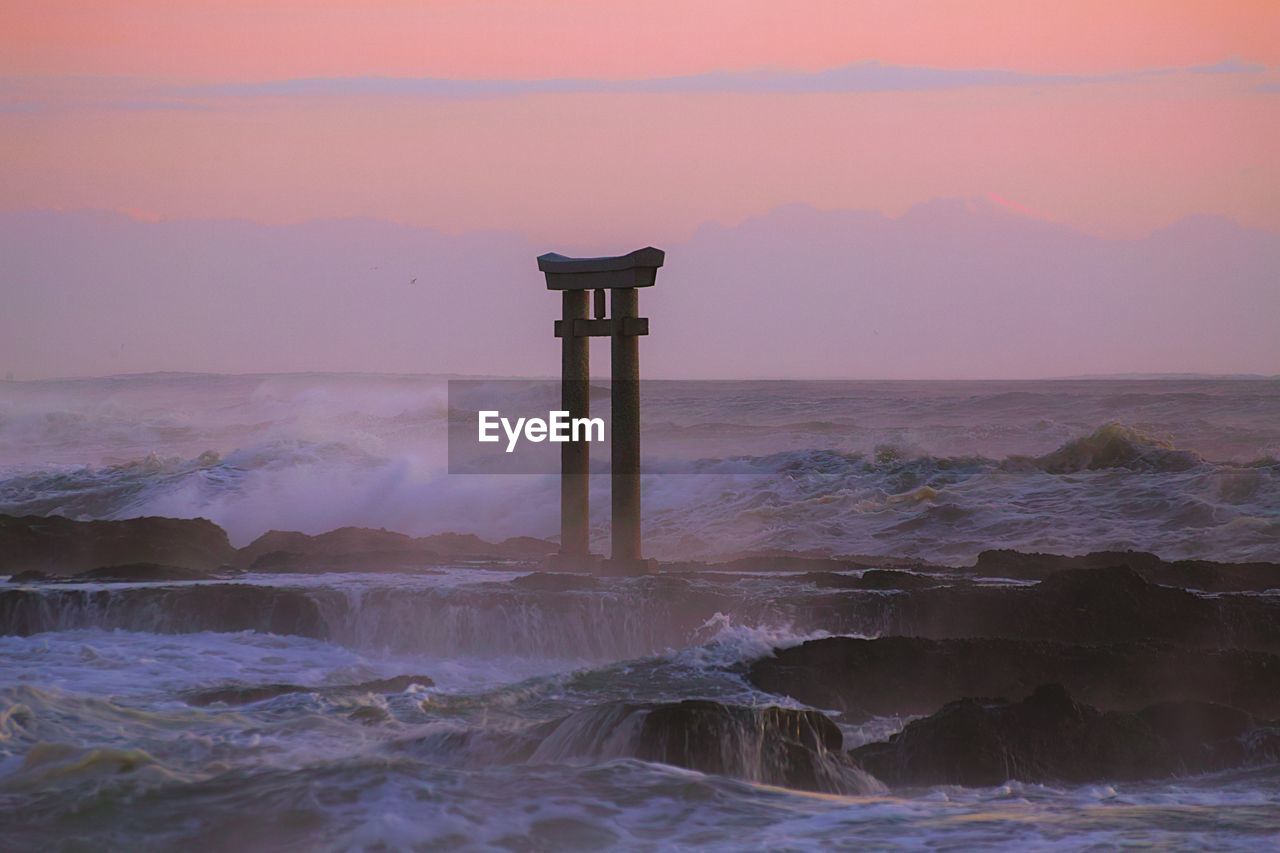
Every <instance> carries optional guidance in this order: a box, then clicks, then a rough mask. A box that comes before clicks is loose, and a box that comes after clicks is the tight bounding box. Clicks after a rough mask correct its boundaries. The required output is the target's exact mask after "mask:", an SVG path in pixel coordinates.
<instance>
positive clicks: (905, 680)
mask: <svg viewBox="0 0 1280 853" xmlns="http://www.w3.org/2000/svg"><path fill="white" fill-rule="evenodd" d="M747 677H748V679H749V680H750V681H751V683H752V684H754V685H755V686H757V687H759V688H760V689H762V690H766V691H768V692H770V693H777V694H781V695H785V696H791V697H793V698H795V699H798V700H800V701H801V702H804V703H805V704H807V705H813V706H815V707H818V708H828V709H832V710H838V711H840V712H842V713H843V714H844V715H845V716H846V717H847V718H849V719H851V720H864V719H867V718H869V717H876V716H909V715H917V714H928V713H930V712H932V711H934V710H935V709H937V708H939V707H941V706H942V705H943V704H944V703H946V702H949V701H951V700H953V699H955V698H957V697H959V696H1018V695H1023V694H1025V693H1026V692H1027V691H1029V690H1031V689H1032V688H1033V687H1035V686H1036V685H1037V684H1044V683H1047V682H1056V683H1060V684H1063V685H1065V686H1066V687H1067V689H1068V690H1070V691H1071V693H1072V694H1073V695H1075V696H1077V697H1078V698H1080V699H1081V701H1084V702H1087V703H1089V704H1091V705H1096V706H1098V707H1100V708H1105V709H1108V710H1111V709H1116V710H1137V709H1139V708H1142V707H1144V706H1146V705H1149V704H1151V703H1153V702H1161V701H1168V700H1179V699H1180V700H1198V701H1205V702H1218V703H1222V704H1226V705H1233V706H1235V707H1238V708H1243V709H1244V710H1246V711H1249V712H1250V713H1253V714H1257V715H1259V716H1262V717H1268V718H1269V717H1280V656H1277V655H1274V654H1268V653H1265V652H1251V651H1242V650H1237V649H1225V650H1218V649H1198V648H1189V647H1186V646H1178V645H1172V644H1168V643H1163V644H1162V643H1110V644H1103V643H1099V644H1070V643H1059V642H1052V641H1043V640H1014V639H981V638H980V639H946V640H930V639H923V638H919V637H881V638H879V639H872V640H864V639H858V638H855V637H828V638H826V639H821V640H810V641H809V642H807V643H804V644H802V645H799V646H793V647H791V648H786V649H776V650H775V651H774V653H773V654H772V655H771V656H769V657H766V658H761V659H760V660H757V661H755V662H754V663H753V664H752V665H751V668H750V669H749V671H748V673H747Z"/></svg>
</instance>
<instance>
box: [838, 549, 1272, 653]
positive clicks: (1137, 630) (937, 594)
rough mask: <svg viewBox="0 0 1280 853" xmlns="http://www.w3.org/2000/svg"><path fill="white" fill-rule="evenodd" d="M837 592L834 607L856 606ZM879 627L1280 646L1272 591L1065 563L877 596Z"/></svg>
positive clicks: (916, 632)
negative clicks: (1177, 583)
mask: <svg viewBox="0 0 1280 853" xmlns="http://www.w3.org/2000/svg"><path fill="white" fill-rule="evenodd" d="M862 594H863V593H858V592H852V591H851V592H848V593H844V596H845V597H844V598H833V599H831V600H829V601H828V602H826V604H827V606H828V607H831V608H832V609H833V610H834V611H836V612H840V611H842V610H843V611H847V612H849V613H861V614H864V615H863V618H864V619H865V612H866V610H867V608H868V602H867V601H866V600H865V599H860V598H858V597H857V596H859V595H862ZM874 605H875V606H876V607H878V608H879V609H880V611H881V612H882V617H881V621H880V624H879V626H878V627H879V633H880V634H882V635H897V636H919V637H931V638H937V639H941V638H950V637H1005V638H1013V639H1038V640H1056V641H1059V642H1068V643H1100V642H1102V643H1114V642H1137V641H1144V640H1154V641H1161V642H1169V643H1180V644H1183V645H1189V646H1199V647H1203V648H1241V649H1256V650H1259V651H1280V598H1270V597H1259V596H1253V595H1247V594H1238V595H1222V596H1219V597H1216V598H1206V597H1204V596H1200V595H1196V594H1194V593H1191V592H1188V591H1186V590H1183V589H1175V588H1172V587H1167V586H1161V585H1158V584H1153V583H1151V582H1149V581H1147V580H1145V579H1144V578H1143V577H1142V576H1141V575H1139V574H1138V573H1137V572H1135V571H1133V570H1132V569H1130V568H1128V567H1124V566H1112V567H1108V568H1101V569H1068V570H1065V571H1060V572H1056V573H1054V574H1052V575H1050V576H1049V577H1047V578H1045V579H1044V580H1042V581H1040V582H1039V583H1036V584H1034V585H1031V586H970V585H961V586H954V587H938V588H933V589H921V590H912V591H908V592H904V593H902V594H900V595H895V596H893V598H892V601H888V602H885V601H877V602H874Z"/></svg>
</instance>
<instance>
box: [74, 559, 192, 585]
mask: <svg viewBox="0 0 1280 853" xmlns="http://www.w3.org/2000/svg"><path fill="white" fill-rule="evenodd" d="M212 579H213V575H211V574H209V573H208V572H202V571H200V570H198V569H185V568H183V567H182V566H162V565H159V564H157V563H129V564H128V565H124V566H103V567H101V568H98V569H90V570H89V571H87V572H80V573H79V574H77V575H75V576H74V577H73V578H71V580H76V581H99V582H109V583H132V582H143V581H207V580H212Z"/></svg>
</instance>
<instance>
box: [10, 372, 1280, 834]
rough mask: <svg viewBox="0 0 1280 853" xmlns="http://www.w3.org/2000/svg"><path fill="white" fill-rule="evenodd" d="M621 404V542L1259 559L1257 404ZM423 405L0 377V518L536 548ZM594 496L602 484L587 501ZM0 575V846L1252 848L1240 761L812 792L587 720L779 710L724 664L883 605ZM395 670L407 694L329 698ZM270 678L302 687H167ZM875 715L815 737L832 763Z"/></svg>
mask: <svg viewBox="0 0 1280 853" xmlns="http://www.w3.org/2000/svg"><path fill="white" fill-rule="evenodd" d="M645 405H646V407H647V412H648V414H647V418H648V423H647V425H646V433H645V435H646V442H648V443H647V445H646V446H647V447H650V448H654V449H655V451H656V452H657V453H658V454H659V455H660V456H661V458H660V459H659V460H658V462H659V463H660V464H659V465H658V466H657V467H659V468H661V469H662V470H663V471H667V472H674V473H654V474H651V475H647V476H646V479H645V484H644V488H645V496H646V497H645V499H646V519H645V522H646V526H647V530H646V536H647V539H648V542H649V543H650V546H651V551H652V552H653V553H655V554H656V555H658V556H664V557H687V558H706V557H714V556H718V555H721V556H727V555H730V554H734V553H739V552H743V551H748V550H753V549H767V548H786V549H790V550H806V551H817V552H827V553H837V554H883V555H894V556H916V557H925V558H930V559H933V560H938V561H942V562H951V563H962V562H966V561H969V560H971V559H972V557H973V556H974V555H976V553H977V552H978V551H980V550H982V549H984V548H991V547H1017V548H1020V549H1024V550H1027V549H1039V550H1046V551H1057V552H1061V553H1080V552H1085V551H1090V550H1097V549H1101V548H1118V547H1132V548H1141V549H1146V550H1151V551H1155V552H1156V553H1158V554H1160V555H1161V556H1164V557H1186V556H1195V557H1205V558H1210V559H1231V560H1243V559H1265V560H1280V463H1277V461H1276V457H1277V456H1278V455H1280V383H1278V382H1275V381H1206V380H1196V381H1072V382H1039V383H688V384H684V383H672V384H670V385H665V384H662V383H658V384H655V385H652V386H648V387H647V388H646V389H645ZM446 416H447V398H446V396H445V390H444V386H443V383H442V381H441V380H439V379H434V378H421V377H352V376H263V377H195V376H149V377H137V378H120V379H104V380H83V381H75V382H48V383H8V384H5V385H0V465H3V466H4V471H3V479H2V480H0V512H6V513H14V514H24V513H33V514H62V515H67V516H71V517H76V518H125V517H131V516H136V515H144V514H156V515H172V516H195V515H202V516H205V517H208V518H212V519H213V520H215V521H217V522H218V523H219V524H222V525H223V526H225V527H226V528H227V529H228V530H229V531H230V532H231V535H232V537H233V540H234V541H235V542H236V544H245V543H247V542H248V541H249V540H251V539H252V538H253V537H255V536H256V535H258V534H260V533H262V532H264V531H266V530H268V529H273V528H275V529H297V530H304V531H309V532H321V531H324V530H327V529H331V528H334V527H337V526H341V525H347V524H357V525H365V526H375V527H377V526H383V527H387V528H390V529H395V530H401V531H404V532H408V533H415V534H425V533H432V532H439V531H445V530H455V531H465V532H475V533H478V534H481V535H484V536H487V537H491V538H492V537H505V536H513V535H522V534H527V535H536V536H550V535H553V534H554V533H555V530H556V513H557V503H556V501H555V483H554V481H553V480H552V479H550V478H547V477H542V476H535V475H527V476H511V477H503V478H491V477H483V476H469V475H453V476H450V475H447V474H445V473H444V472H443V464H444V461H443V460H444V449H443V445H442V442H443V428H444V423H445V418H446ZM606 489H607V478H601V482H600V488H597V489H596V495H595V496H594V499H595V500H600V501H607V493H606ZM604 509H605V505H604V504H602V506H601V507H600V510H601V511H600V512H598V513H597V514H596V515H597V518H598V519H599V520H603V517H604V515H605V512H604ZM597 533H598V541H597V544H599V545H601V546H603V545H604V544H607V529H606V528H605V527H604V526H600V527H599V528H598V531H597ZM25 589H27V594H25V595H24V596H23V597H21V599H20V600H17V602H18V603H16V604H13V605H12V609H10V610H9V611H6V614H5V618H6V619H8V620H10V621H9V622H8V624H9V625H10V626H11V630H12V631H14V632H15V633H14V635H11V636H0V662H2V663H3V666H0V847H3V848H6V849H9V848H12V849H48V848H72V849H102V848H104V847H109V848H119V849H140V848H166V849H167V848H184V849H202V850H203V849H213V850H219V849H238V850H258V849H298V848H312V847H316V848H322V849H351V848H355V849H363V848H373V849H379V848H388V847H389V848H396V849H398V848H412V847H415V846H418V847H423V848H436V847H448V846H456V847H469V846H491V847H499V848H510V849H566V848H598V847H613V846H617V847H638V848H650V847H672V846H674V847H680V846H689V847H693V846H698V847H709V848H717V847H719V848H724V849H748V848H751V849H755V848H761V847H770V848H810V847H826V846H833V845H842V844H843V845H850V846H866V845H871V846H902V847H920V846H941V847H950V848H953V849H970V848H973V847H976V846H980V845H990V844H997V845H1005V846H1008V847H1010V848H1013V849H1027V848H1035V847H1053V846H1061V847H1070V848H1078V847H1082V846H1088V845H1090V844H1093V845H1098V846H1100V847H1111V846H1118V845H1128V844H1133V845H1156V846H1161V845H1177V846H1200V847H1205V848H1212V849H1223V848H1229V847H1267V846H1270V845H1274V844H1275V843H1277V841H1278V840H1280V769H1277V768H1276V767H1262V768H1256V769H1252V770H1246V771H1234V772H1230V773H1224V774H1218V775H1213V776H1205V777H1196V778H1189V779H1180V780H1175V781H1168V782H1157V783H1137V784H1124V785H1118V784H1117V785H1098V786H1085V787H1070V788H1059V787H1049V786H1039V785H1027V784H1018V783H1009V784H1006V785H1003V786H1000V787H996V788H983V789H968V788H958V787H943V788H933V789H928V790H915V791H896V792H894V793H892V794H890V793H887V792H886V791H884V790H883V789H882V788H879V787H878V786H875V785H873V784H867V785H862V786H861V787H855V788H854V789H851V790H849V791H847V792H846V793H843V794H838V795H837V794H813V793H805V792H799V791H794V790H788V789H782V788H777V787H771V786H769V785H766V784H763V783H762V782H761V781H760V780H759V779H758V778H752V774H751V773H749V772H744V773H742V774H739V775H740V776H741V777H742V778H728V777H722V776H715V775H704V774H701V773H697V772H693V771H689V770H682V769H678V768H673V767H669V766H665V765H661V764H654V763H651V762H646V761H642V760H639V759H638V758H636V755H637V749H636V746H637V745H636V743H635V740H634V727H633V726H632V725H631V724H630V723H629V722H628V721H629V720H630V719H631V717H630V716H629V715H630V714H631V713H632V712H630V711H628V710H627V707H629V706H623V705H619V704H618V703H645V702H656V701H671V700H677V699H682V698H698V699H719V700H722V701H726V702H733V703H736V704H742V705H747V706H759V705H766V704H781V705H791V706H795V703H794V702H793V701H791V700H788V699H786V698H785V697H779V696H774V695H768V694H764V693H762V692H760V691H759V690H757V689H755V688H754V687H752V686H750V685H749V684H748V682H747V681H746V680H745V677H744V669H745V666H744V665H745V663H746V662H748V661H750V660H752V659H754V658H757V657H759V656H761V655H764V654H767V653H768V652H769V650H770V649H771V648H773V647H774V646H777V645H789V644H793V643H797V642H800V641H802V640H803V639H805V638H808V637H814V636H821V635H825V634H861V635H875V634H877V633H878V632H879V631H880V629H881V626H882V624H883V614H884V608H885V606H886V602H887V600H888V599H887V598H886V596H885V594H882V593H876V592H867V593H865V594H864V596H863V605H862V606H859V607H858V608H855V609H853V610H846V611H842V615H841V616H840V618H839V619H836V618H835V617H833V615H832V613H831V611H830V608H827V607H825V606H824V594H825V591H824V590H820V589H817V588H816V587H813V586H809V585H806V584H804V583H798V582H796V581H793V580H788V581H785V582H784V581H783V580H782V579H780V578H779V577H775V576H773V575H770V574H768V573H760V574H759V575H755V576H747V577H733V576H727V575H718V574H707V575H704V576H700V577H666V576H659V577H646V578H629V579H604V580H599V581H590V580H581V581H578V580H572V581H569V580H567V581H564V582H555V581H548V580H547V579H546V578H545V577H535V578H532V579H530V578H528V577H527V572H514V571H498V570H479V569H466V568H455V569H446V570H441V571H433V572H423V573H417V574H350V575H343V574H317V575H246V576H243V577H239V578H236V579H235V580H233V581H218V582H194V583H173V584H111V585H90V584H36V585H32V586H29V587H25ZM193 601H194V602H198V604H197V605H195V606H196V607H197V608H198V610H197V611H195V612H197V613H198V614H199V618H193V617H192V613H193V611H192V609H191V604H190V603H191V602H193ZM246 602H251V603H254V606H253V607H248V606H246V604H245V603H246ZM264 602H265V603H264ZM17 625H21V626H24V627H23V630H21V631H17V630H16V628H13V627H12V626H17ZM17 633H21V634H24V635H23V636H18V635H16V634H17ZM397 675H421V676H426V677H429V679H430V680H431V681H432V682H433V683H432V684H430V685H425V684H422V685H417V686H410V687H408V688H407V689H406V690H404V691H402V692H401V691H393V692H389V693H384V692H381V691H344V690H340V689H335V688H336V687H337V686H339V685H349V684H355V683H359V682H364V681H368V680H370V679H376V678H383V677H390V676H397ZM424 680H425V679H424ZM274 683H288V684H292V685H299V686H301V687H303V688H308V689H304V690H300V691H295V692H290V693H285V694H283V695H278V696H274V697H270V698H265V699H262V700H261V701H257V702H251V703H249V704H245V705H233V706H227V705H221V704H212V705H201V704H198V703H195V701H194V699H193V697H194V696H196V695H197V693H198V692H199V691H201V690H206V689H209V688H216V687H221V686H225V685H228V684H252V685H259V684H274ZM902 723H903V721H902V720H898V719H876V720H872V721H870V722H869V723H866V724H864V725H860V726H857V727H852V726H845V727H844V735H845V746H846V748H847V747H851V746H854V745H857V744H860V743H863V742H867V741H870V740H878V739H881V738H883V737H884V736H885V735H887V734H888V733H891V732H893V731H895V730H897V729H898V728H899V727H900V726H901V725H902ZM748 764H749V762H748ZM744 766H746V765H744Z"/></svg>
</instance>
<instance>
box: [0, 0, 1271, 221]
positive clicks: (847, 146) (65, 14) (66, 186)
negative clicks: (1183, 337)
mask: <svg viewBox="0 0 1280 853" xmlns="http://www.w3.org/2000/svg"><path fill="white" fill-rule="evenodd" d="M860 63H880V64H881V65H882V66H890V67H891V68H889V69H883V68H882V69H880V71H881V73H880V74H878V75H874V74H863V75H862V77H867V78H874V79H867V80H861V79H860V78H859V75H858V74H856V73H855V74H851V75H849V76H850V77H851V78H853V79H852V80H851V81H849V82H846V83H844V84H839V81H837V85H824V84H822V82H821V81H820V80H819V81H818V82H816V83H814V82H812V81H810V82H809V83H807V84H806V82H805V80H804V79H803V77H800V78H796V77H795V76H791V77H790V78H788V77H787V75H786V72H793V73H795V72H807V73H808V74H811V75H812V74H814V73H821V72H825V71H830V70H831V69H840V68H848V67H849V66H855V65H858V64H860ZM1277 66H1280V4H1277V3H1275V2H1271V1H1270V0H1260V2H1229V0H1227V2H1196V0H1177V2H1168V0H1155V2H1148V0H1132V1H1129V2H1113V0H1102V2H1053V3H1026V2H1021V1H1020V0H1017V1H1015V2H1001V0H986V2H978V3H964V2H954V0H950V1H949V2H912V0H883V1H882V2H881V0H876V2H848V0H829V1H828V2H821V1H819V2H815V0H807V2H805V1H804V0H801V2H787V3H778V2H755V1H754V0H734V2H727V1H726V0H721V2H714V0H682V2H668V3H662V2H653V0H646V2H635V0H584V1H583V2H571V1H570V2H566V1H565V0H507V1H506V2H504V1H503V0H483V2H407V0H392V2H385V1H383V2H380V1H379V0H360V2H355V0H351V1H350V2H339V1H338V0H306V2H302V0H294V1H293V2H260V0H255V2H237V0H181V2H173V0H154V2H139V1H138V0H134V1H133V2H127V1H126V0H98V2H93V3H84V2H67V0H42V2H40V3H7V4H4V6H3V10H2V11H0V75H2V76H3V83H2V85H3V88H0V97H2V98H3V100H0V109H3V112H0V141H2V142H3V146H4V150H5V157H4V158H3V161H2V162H0V185H2V186H3V194H2V201H0V204H3V205H4V207H5V208H7V209H21V208H63V209H68V208H82V207H91V208H103V209H108V210H125V211H133V212H137V213H138V214H139V215H142V216H155V217H166V218H171V217H245V218H249V219H254V220H260V221H264V222H288V221H298V220H305V219H311V218H318V217H335V216H370V217H377V218H383V219H389V220H393V221H397V222H404V223H410V224H415V225H423V226H429V227H434V228H440V229H444V230H446V231H453V232H457V231H468V230H475V229H502V230H516V231H519V232H522V233H526V234H531V235H533V236H535V237H538V238H541V239H554V240H559V241H562V242H563V241H564V240H565V239H570V240H573V241H575V242H579V243H584V244H590V243H595V242H604V243H607V242H609V241H610V240H611V239H614V238H615V237H616V235H617V234H619V233H622V234H626V233H643V234H644V235H645V236H646V237H647V238H649V239H651V240H653V241H661V240H670V239H679V238H681V237H684V236H687V235H688V234H689V233H690V232H691V231H692V230H693V229H694V228H696V227H697V226H698V225H699V224H701V223H703V222H705V221H708V220H713V221H720V222H726V223H732V222H736V221H739V220H741V219H743V218H744V217H746V216H748V215H752V214H760V213H764V212H766V211H767V210H769V209H771V208H774V207H777V206H779V205H782V204H787V203H794V202H804V203H807V204H811V205H814V206H816V207H819V208H858V209H873V210H881V211H884V212H887V213H891V214H895V213H901V212H902V211H903V210H905V209H907V208H908V207H909V206H911V205H912V204H915V203H918V202H921V201H925V200H928V199H931V198H935V197H940V196H942V197H951V196H985V197H991V198H996V199H1005V200H1008V201H1010V202H1012V203H1014V204H1016V205H1019V206H1021V207H1023V208H1025V209H1028V210H1034V211H1039V212H1041V213H1042V214H1043V215H1044V216H1047V217H1050V218H1053V219H1055V220H1059V221H1062V222H1066V223H1070V224H1073V225H1076V226H1078V227H1080V228H1083V229H1086V230H1089V231H1092V232H1096V233H1108V234H1110V233H1114V234H1135V233H1142V232H1145V231H1148V230H1150V229H1152V228H1155V227H1159V226H1161V225H1165V224H1168V223H1170V222H1173V221H1175V220H1177V219H1179V218H1181V217H1183V216H1186V215H1188V214H1190V213H1215V214H1222V215H1225V216H1229V217H1232V218H1234V219H1236V220H1238V221H1240V222H1242V223H1245V224H1250V225H1256V226H1259V227H1264V228H1269V229H1280V158H1278V157H1276V156H1275V151H1276V150H1277V147H1280V78H1278V77H1277V75H1276V73H1275V69H1276V68H1277ZM919 69H932V70H934V71H936V72H951V74H950V75H948V74H945V73H934V74H931V75H928V76H927V79H925V80H924V81H923V82H919V81H916V80H915V79H914V78H913V77H912V74H911V72H912V70H919ZM1193 69H1194V70H1193ZM991 70H998V71H1005V72H1017V73H1018V74H1017V75H1016V76H1013V75H1011V76H1010V77H1009V78H1008V79H1006V78H997V79H994V80H990V81H984V80H983V79H982V78H981V77H980V76H979V77H978V78H977V79H976V81H975V79H974V78H973V76H972V75H971V73H970V72H974V71H991ZM1210 70H1211V71H1216V72H1217V73H1206V72H1207V71H1210ZM762 71H763V72H774V73H775V75H778V74H780V75H782V76H783V78H784V79H790V81H791V84H790V86H789V87H788V86H787V85H785V84H784V85H783V86H782V87H781V89H780V88H779V87H778V86H776V85H773V84H771V83H770V80H769V79H768V76H769V75H768V73H764V74H759V75H757V76H756V77H754V78H751V77H748V78H746V79H737V80H734V79H728V80H724V81H723V82H722V83H721V84H720V85H717V84H716V82H715V80H714V79H711V80H705V79H704V81H703V82H698V81H697V80H696V79H695V80H686V81H684V82H683V84H682V83H681V82H680V81H670V82H668V83H667V84H666V85H653V84H652V81H660V80H663V79H664V78H672V77H686V78H688V77H697V76H698V75H709V74H711V75H714V74H721V75H724V74H729V75H732V74H734V73H736V72H762ZM864 71H865V69H864ZM895 71H897V72H898V73H894V72H895ZM1156 72H1159V73H1156ZM385 78H392V79H391V80H388V79H385ZM949 78H954V79H949ZM557 79H559V80H573V81H577V85H574V86H570V87H567V88H565V89H563V90H557V89H556V87H553V86H547V87H543V88H538V87H532V88H529V89H527V90H521V89H519V88H510V89H504V88H503V87H502V86H501V85H498V86H494V87H492V88H491V89H489V90H485V89H480V90H475V91H468V90H466V89H462V90H460V91H458V92H450V91H448V89H447V87H444V86H442V87H440V88H439V89H438V90H431V91H429V92H428V93H426V94H424V93H421V92H415V91H414V90H413V89H412V87H405V88H397V86H395V85H392V84H393V83H394V81H400V82H401V83H403V82H404V81H406V80H418V81H422V80H434V81H491V82H493V83H498V84H501V83H512V82H518V81H531V80H541V81H547V80H557ZM297 80H310V81H313V83H312V85H311V86H298V87H296V88H295V89H290V88H289V87H288V86H286V85H281V84H283V83H285V82H286V81H297ZM326 81H327V82H328V84H329V85H325V82H326ZM618 81H650V85H649V86H648V87H643V86H641V87H637V88H635V89H633V90H627V89H621V90H619V89H613V88H610V86H609V85H608V84H610V83H617V82H618ZM356 82H360V83H362V85H353V83H356ZM245 84H250V85H245ZM252 84H259V88H256V89H255V88H254V86H253V85H252ZM269 84H276V85H274V86H272V85H269ZM237 87H240V88H237Z"/></svg>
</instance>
